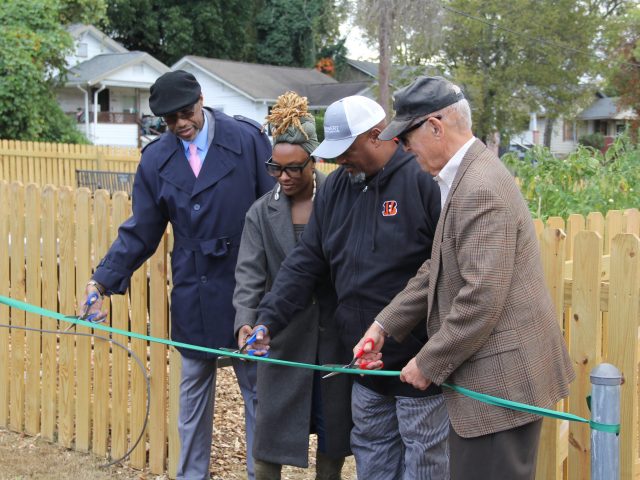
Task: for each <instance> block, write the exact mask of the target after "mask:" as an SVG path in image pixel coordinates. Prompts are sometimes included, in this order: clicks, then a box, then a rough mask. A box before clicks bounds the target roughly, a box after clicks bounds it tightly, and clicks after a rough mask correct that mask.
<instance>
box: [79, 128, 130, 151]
mask: <svg viewBox="0 0 640 480" xmlns="http://www.w3.org/2000/svg"><path fill="white" fill-rule="evenodd" d="M89 128H90V131H91V136H90V140H91V142H92V143H93V144H94V145H118V146H123V147H137V146H138V126H137V125H130V124H115V123H99V124H98V125H97V129H96V128H95V125H94V124H93V123H91V124H90V125H89ZM78 130H80V131H81V132H82V133H84V124H79V125H78Z"/></svg>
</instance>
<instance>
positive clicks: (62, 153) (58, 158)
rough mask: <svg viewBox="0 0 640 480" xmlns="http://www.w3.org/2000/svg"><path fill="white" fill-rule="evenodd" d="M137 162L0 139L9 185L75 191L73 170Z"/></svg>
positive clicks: (0, 173)
mask: <svg viewBox="0 0 640 480" xmlns="http://www.w3.org/2000/svg"><path fill="white" fill-rule="evenodd" d="M265 160H266V159H265ZM139 161H140V149H138V148H134V147H112V146H101V145H73V144H64V143H45V142H21V141H17V140H0V179H2V180H7V181H10V182H11V181H18V182H22V183H24V184H28V183H37V184H38V185H47V184H51V185H56V186H65V185H66V186H70V187H73V188H75V187H76V186H77V185H78V184H77V181H76V170H104V171H108V172H129V173H133V172H135V171H136V168H137V167H138V162H139ZM316 168H318V169H319V170H321V171H322V172H324V173H330V172H332V171H333V170H334V169H335V168H336V165H335V164H333V163H318V164H317V165H316Z"/></svg>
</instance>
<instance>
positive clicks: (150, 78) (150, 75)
mask: <svg viewBox="0 0 640 480" xmlns="http://www.w3.org/2000/svg"><path fill="white" fill-rule="evenodd" d="M163 73H164V72H161V71H159V70H156V69H155V68H153V67H152V66H151V65H148V64H146V63H144V62H141V63H138V64H135V65H129V66H128V67H124V68H121V69H120V70H118V71H117V72H114V73H112V74H111V75H109V78H108V83H109V84H110V85H118V82H122V84H123V85H127V86H130V85H132V84H139V85H140V86H141V87H145V88H149V87H150V86H151V85H152V84H153V83H154V82H155V81H156V80H157V78H158V77H159V76H160V75H162V74H163Z"/></svg>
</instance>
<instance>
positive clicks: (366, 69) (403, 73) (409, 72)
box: [347, 58, 441, 79]
mask: <svg viewBox="0 0 640 480" xmlns="http://www.w3.org/2000/svg"><path fill="white" fill-rule="evenodd" d="M347 64H348V65H351V66H352V67H353V68H355V69H357V70H359V71H361V72H362V73H365V74H366V75H368V76H370V77H371V78H374V79H377V78H378V69H379V68H380V64H379V63H377V62H369V61H365V60H351V59H350V58H347ZM391 71H392V77H411V78H413V77H416V76H418V75H441V73H440V72H439V71H437V70H436V68H435V67H432V66H430V65H398V64H394V65H391Z"/></svg>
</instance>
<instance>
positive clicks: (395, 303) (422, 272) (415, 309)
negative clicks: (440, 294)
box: [376, 259, 431, 342]
mask: <svg viewBox="0 0 640 480" xmlns="http://www.w3.org/2000/svg"><path fill="white" fill-rule="evenodd" d="M430 265H431V259H427V260H426V261H425V262H424V263H423V264H422V265H421V266H420V268H419V269H418V272H417V273H416V275H415V276H414V277H413V278H412V279H411V280H409V282H408V283H407V286H406V287H405V288H404V289H403V290H402V291H401V292H399V293H398V294H397V295H396V296H395V297H394V298H393V300H391V303H389V305H387V306H386V307H385V308H384V309H383V310H382V311H381V312H380V313H379V314H378V315H377V316H376V321H377V322H378V323H380V325H382V328H384V331H385V332H387V333H388V334H389V335H391V336H392V337H393V338H395V339H396V340H397V341H398V342H402V341H403V340H404V338H405V337H406V336H407V334H408V333H409V332H411V331H412V330H413V329H414V328H415V327H416V325H418V323H419V322H420V321H424V319H425V318H426V316H427V312H426V309H427V301H428V296H429V268H430Z"/></svg>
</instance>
